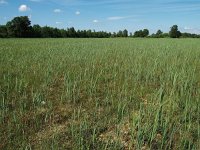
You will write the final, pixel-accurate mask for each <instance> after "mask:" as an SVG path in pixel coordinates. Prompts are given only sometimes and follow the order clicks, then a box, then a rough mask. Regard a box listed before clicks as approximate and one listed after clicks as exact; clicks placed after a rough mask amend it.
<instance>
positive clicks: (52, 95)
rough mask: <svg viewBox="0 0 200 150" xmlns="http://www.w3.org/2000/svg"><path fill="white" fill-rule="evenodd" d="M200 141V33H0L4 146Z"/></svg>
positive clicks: (113, 149)
mask: <svg viewBox="0 0 200 150" xmlns="http://www.w3.org/2000/svg"><path fill="white" fill-rule="evenodd" d="M199 143H200V41H199V39H150V38H149V39H148V38H146V39H134V38H115V39H112V38H110V39H0V149H5V150H6V149H8V150H12V149H21V150H22V149H26V150H31V149H32V150H34V149H41V150H45V149H47V150H48V149H52V150H57V149H65V150H66V149H74V150H78V149H82V150H86V149H91V150H99V149H106V150H107V149H110V150H123V149H124V150H126V149H131V150H134V149H136V150H150V149H152V150H155V149H159V150H160V149H172V150H177V149H180V150H183V149H191V150H192V149H193V150H198V149H200V144H199Z"/></svg>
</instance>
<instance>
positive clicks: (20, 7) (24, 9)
mask: <svg viewBox="0 0 200 150" xmlns="http://www.w3.org/2000/svg"><path fill="white" fill-rule="evenodd" d="M29 10H30V8H29V7H28V6H27V5H24V4H23V5H20V6H19V11H20V12H26V11H29Z"/></svg>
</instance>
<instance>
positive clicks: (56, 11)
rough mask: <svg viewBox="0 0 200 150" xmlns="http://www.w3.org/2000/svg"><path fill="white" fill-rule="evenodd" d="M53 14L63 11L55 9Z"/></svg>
mask: <svg viewBox="0 0 200 150" xmlns="http://www.w3.org/2000/svg"><path fill="white" fill-rule="evenodd" d="M53 12H55V13H61V12H62V11H61V9H54V11H53Z"/></svg>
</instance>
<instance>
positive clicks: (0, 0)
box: [0, 0, 8, 4]
mask: <svg viewBox="0 0 200 150" xmlns="http://www.w3.org/2000/svg"><path fill="white" fill-rule="evenodd" d="M7 3H8V2H7V1H6V0H0V4H7Z"/></svg>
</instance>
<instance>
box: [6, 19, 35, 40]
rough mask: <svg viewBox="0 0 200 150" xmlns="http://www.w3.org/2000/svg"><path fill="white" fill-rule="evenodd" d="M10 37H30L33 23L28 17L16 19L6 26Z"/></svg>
mask: <svg viewBox="0 0 200 150" xmlns="http://www.w3.org/2000/svg"><path fill="white" fill-rule="evenodd" d="M6 27H7V31H8V36H9V37H20V38H21V37H30V33H31V21H30V20H29V18H28V17H27V16H20V17H15V18H14V19H13V20H11V21H9V22H7V24H6Z"/></svg>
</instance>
